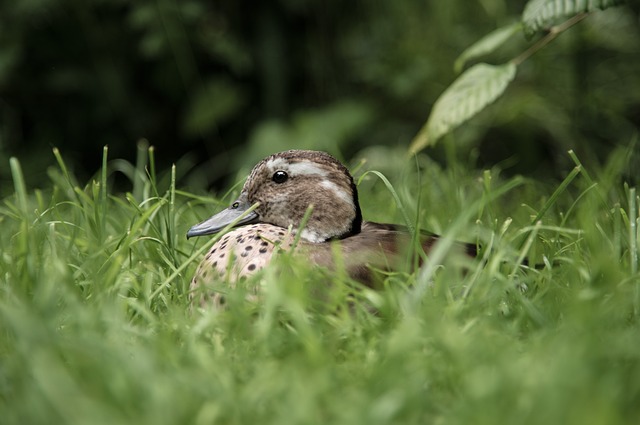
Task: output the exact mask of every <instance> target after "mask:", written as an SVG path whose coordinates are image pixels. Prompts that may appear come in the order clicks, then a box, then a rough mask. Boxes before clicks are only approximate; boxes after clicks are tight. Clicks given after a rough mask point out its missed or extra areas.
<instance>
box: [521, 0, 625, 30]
mask: <svg viewBox="0 0 640 425" xmlns="http://www.w3.org/2000/svg"><path fill="white" fill-rule="evenodd" d="M624 2H625V1H624V0H530V1H529V3H527V5H526V6H525V7H524V12H522V23H523V24H524V32H525V34H526V35H527V36H531V35H533V34H534V33H535V32H536V31H539V30H541V29H543V28H548V27H549V26H550V25H551V23H552V22H553V21H555V20H556V19H558V18H563V17H566V16H570V15H577V14H578V13H583V12H593V11H594V10H603V9H606V8H608V7H612V6H617V5H620V4H623V3H624Z"/></svg>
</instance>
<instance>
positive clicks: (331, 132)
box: [0, 0, 640, 193]
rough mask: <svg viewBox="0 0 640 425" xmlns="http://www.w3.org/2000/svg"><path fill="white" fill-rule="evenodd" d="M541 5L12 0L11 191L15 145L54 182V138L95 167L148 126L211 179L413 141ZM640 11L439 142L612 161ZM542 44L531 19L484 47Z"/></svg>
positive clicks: (635, 67)
mask: <svg viewBox="0 0 640 425" xmlns="http://www.w3.org/2000/svg"><path fill="white" fill-rule="evenodd" d="M525 3H526V1H524V0H522V1H512V0H477V1H474V0H447V1H436V0H433V1H426V0H425V1H416V0H394V1H375V0H368V1H363V0H356V1H344V0H328V1H319V0H263V1H260V2H254V1H248V0H227V1H210V0H137V1H135V2H132V1H125V0H19V1H10V0H3V1H2V2H0V164H4V165H3V166H0V184H1V186H2V192H3V193H7V192H8V191H10V189H11V186H12V185H11V179H10V175H9V170H8V166H7V164H8V158H9V157H10V156H16V157H18V158H19V159H20V161H21V163H22V166H23V168H24V170H25V174H26V177H27V183H28V184H30V185H36V186H37V185H39V184H44V182H46V181H47V167H48V166H50V165H53V164H55V160H54V158H53V155H52V154H51V148H52V147H54V146H55V147H58V148H60V150H61V152H62V154H63V156H64V157H65V158H66V160H68V161H69V162H70V164H72V166H73V168H74V172H75V173H76V175H78V176H79V177H80V178H86V179H88V178H90V177H91V176H92V175H93V173H95V172H96V171H97V170H98V168H99V167H100V163H101V159H102V147H103V146H104V145H108V146H109V156H110V158H124V159H127V160H130V161H135V155H136V150H137V146H138V145H139V143H141V142H140V141H141V140H142V141H143V142H142V143H149V144H151V145H153V146H155V148H156V160H157V163H158V168H160V169H163V168H168V167H169V166H170V165H171V164H172V163H177V164H178V174H179V178H180V179H181V184H182V185H187V186H198V187H201V188H203V187H205V188H208V187H212V186H218V185H221V184H224V183H225V178H227V177H228V176H229V175H230V173H233V172H234V170H235V169H236V168H237V167H239V166H241V165H242V166H246V164H251V163H253V162H255V161H256V160H257V159H259V158H261V157H262V156H264V155H266V154H268V153H271V152H274V151H277V150H283V149H288V148H314V149H324V150H328V151H330V152H332V153H334V154H336V155H337V156H339V157H341V158H342V159H349V158H352V157H353V156H354V155H356V154H357V153H358V152H361V151H362V150H363V149H370V148H371V147H378V148H379V149H385V148H386V149H390V150H402V149H407V148H408V146H409V144H410V142H411V140H412V138H413V137H414V136H415V135H416V133H417V132H418V130H419V129H420V127H421V126H422V125H423V124H424V122H425V120H426V119H427V117H428V115H429V111H430V109H431V107H432V105H433V103H434V101H435V100H436V99H437V97H438V96H439V95H440V94H441V93H442V91H443V90H444V89H445V88H446V87H447V86H448V85H449V84H451V82H452V81H453V80H454V79H455V78H456V74H455V73H454V71H453V63H454V61H455V58H456V57H457V56H458V55H459V54H460V53H461V52H462V51H463V50H464V49H465V48H466V47H468V46H469V45H470V44H472V43H473V42H474V41H476V40H478V39H479V38H480V37H482V36H483V35H485V34H486V33H488V32H490V31H492V30H493V29H495V28H497V27H500V26H502V25H506V24H509V23H511V22H513V21H515V20H517V19H518V18H519V15H520V13H521V12H522V10H523V7H524V5H525ZM639 9H640V8H638V5H637V2H630V3H629V4H628V5H625V6H621V7H616V8H612V9H608V10H606V11H604V12H599V13H595V14H593V15H592V16H590V17H589V18H588V19H587V20H585V21H583V22H582V23H581V24H579V25H578V26H576V27H574V28H572V29H571V30H570V31H568V32H566V33H564V34H562V36H561V37H559V38H558V39H557V40H556V41H554V42H553V43H552V44H551V45H549V46H547V47H546V48H545V49H542V50H541V51H540V52H538V53H537V54H536V55H535V56H533V57H532V58H531V59H529V60H528V61H526V62H525V63H524V64H523V65H522V66H520V67H519V70H518V75H517V77H516V80H515V82H514V83H513V84H512V85H511V86H510V87H509V88H508V90H507V92H506V93H505V95H504V96H503V97H502V98H501V99H499V100H498V102H496V103H495V104H493V105H492V106H491V107H490V108H488V109H487V110H485V111H483V112H482V113H481V114H480V115H479V116H477V117H476V118H474V119H473V120H472V121H471V122H469V123H468V124H466V125H464V126H463V127H462V128H460V129H458V130H456V131H455V132H454V134H453V135H451V136H449V137H447V138H446V139H445V140H443V141H442V142H440V143H439V144H438V145H437V146H436V147H435V148H429V149H428V150H427V151H426V153H427V154H428V155H430V156H432V157H433V158H435V159H436V160H437V161H441V162H446V161H447V160H457V161H461V162H462V163H464V164H467V165H468V166H471V167H479V168H484V167H488V166H496V165H498V166H500V167H501V168H502V169H503V170H504V171H505V172H507V173H512V174H525V175H532V176H544V177H551V178H555V177H558V176H563V175H564V173H566V170H567V169H568V167H570V166H571V165H572V163H571V162H570V160H569V159H568V156H567V155H566V151H567V150H568V149H574V150H576V151H577V152H578V154H579V156H580V158H581V160H583V161H586V162H594V163H598V162H602V161H605V160H606V158H607V156H608V155H609V154H610V153H611V152H612V151H613V149H615V148H616V147H619V146H629V145H630V144H632V145H633V144H634V143H635V142H634V141H635V139H636V138H637V134H638V127H640V25H639V17H638V10H639ZM530 45H531V41H530V40H526V39H525V38H524V36H521V35H517V36H516V37H514V38H513V40H511V41H510V42H509V43H508V44H507V45H506V46H504V47H503V48H502V49H500V50H499V51H498V52H497V53H495V54H492V55H490V56H489V57H487V58H483V60H486V61H487V62H490V63H501V62H504V61H506V60H509V59H510V58H512V57H514V56H516V55H517V54H519V53H520V52H522V51H524V50H525V49H526V48H527V47H528V46H530ZM634 146H635V145H634ZM637 151H638V149H632V150H631V151H630V152H632V154H633V152H637ZM636 156H637V154H636ZM630 163H634V162H633V161H631V162H630ZM635 164H640V162H638V161H636V162H635ZM634 168H636V167H630V170H629V172H628V173H627V174H628V177H629V178H630V179H635V178H636V177H635V173H634V172H633V170H634Z"/></svg>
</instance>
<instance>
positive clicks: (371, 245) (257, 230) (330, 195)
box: [187, 149, 476, 306]
mask: <svg viewBox="0 0 640 425" xmlns="http://www.w3.org/2000/svg"><path fill="white" fill-rule="evenodd" d="M230 225H233V226H234V227H233V228H232V229H231V230H230V231H228V233H226V234H225V235H224V236H222V237H221V238H220V239H219V240H218V241H217V242H216V243H214V244H213V245H212V247H211V249H210V250H209V251H208V253H207V254H206V255H205V257H204V259H203V260H202V262H201V263H200V265H199V266H198V267H197V270H196V273H195V275H194V276H193V278H192V280H191V284H190V291H189V296H190V299H191V302H192V303H195V304H197V303H198V301H197V299H199V300H200V302H199V303H200V304H201V305H204V304H207V303H209V302H211V301H212V299H213V304H215V305H217V306H220V305H222V304H223V303H224V294H222V293H219V292H216V293H213V294H211V293H207V291H206V290H204V291H203V288H206V287H207V285H209V284H210V283H211V282H213V281H218V282H219V281H224V282H228V283H229V284H231V285H234V284H235V283H236V282H238V281H239V280H241V279H243V278H247V277H249V276H251V275H253V274H255V273H257V272H259V271H260V270H262V269H264V268H265V267H267V266H268V265H269V264H270V263H271V262H272V260H273V259H274V257H275V256H276V254H277V253H279V252H283V251H290V250H293V249H295V252H296V254H299V255H301V256H302V257H304V258H305V261H308V262H309V263H310V264H312V265H314V266H319V267H323V268H328V269H335V267H336V266H335V263H336V252H337V253H339V254H338V255H341V260H340V264H341V265H342V267H344V268H345V270H346V272H347V274H348V275H349V277H350V278H351V279H353V280H355V281H358V282H361V283H363V284H364V285H366V286H369V287H373V286H374V282H375V277H376V273H375V270H380V269H384V270H386V269H389V268H392V267H393V265H396V264H399V262H400V261H401V259H402V258H404V259H405V260H406V258H407V257H406V255H407V253H408V252H410V247H411V246H413V245H412V236H411V232H409V231H408V230H407V228H406V227H404V226H401V225H397V224H389V223H377V222H372V221H365V220H363V217H362V211H361V208H360V203H359V200H358V189H357V186H356V184H355V181H354V179H353V176H352V175H351V173H350V172H349V170H348V169H347V167H345V166H344V165H343V164H342V163H341V162H340V161H338V160H337V159H336V158H335V157H334V156H332V155H330V154H329V153H327V152H323V151H314V150H297V149H296V150H288V151H284V152H278V153H274V154H272V155H270V156H268V157H266V158H264V159H262V160H261V161H260V162H258V163H257V164H256V165H255V166H254V167H253V169H252V170H251V172H250V173H249V176H248V177H247V179H246V181H245V183H244V186H243V187H242V190H241V191H240V195H239V197H238V198H237V199H235V200H234V201H233V202H231V204H230V205H229V207H228V208H225V209H223V210H222V211H220V212H218V213H217V214H215V215H213V216H212V217H210V218H208V219H206V220H204V221H202V222H200V223H198V224H196V225H194V226H192V227H191V228H190V229H189V230H188V232H187V238H192V237H201V236H207V235H215V234H217V233H219V232H221V231H222V230H223V229H225V228H227V227H229V226H230ZM419 240H420V245H421V247H422V249H423V250H424V251H425V253H427V254H428V252H429V250H430V249H431V248H432V247H433V245H434V244H435V243H436V241H437V240H438V235H435V234H432V233H428V232H421V233H420V237H419ZM336 245H337V248H338V249H337V250H336ZM460 246H461V247H462V251H463V252H464V253H465V254H466V255H467V256H469V257H474V256H476V245H475V244H462V243H461V244H460ZM405 262H406V261H405Z"/></svg>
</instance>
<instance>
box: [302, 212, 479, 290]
mask: <svg viewBox="0 0 640 425" xmlns="http://www.w3.org/2000/svg"><path fill="white" fill-rule="evenodd" d="M437 240H438V236H437V235H435V234H432V233H429V232H420V244H421V246H422V249H424V251H425V252H426V253H427V254H428V253H429V251H430V250H431V248H432V247H433V245H434V244H435V243H436V241H437ZM332 244H338V245H339V247H340V249H339V250H337V251H336V249H335V247H332ZM412 244H413V241H412V237H411V233H410V232H409V231H408V230H407V228H406V227H404V226H400V225H396V224H387V223H375V222H364V223H363V224H362V230H361V231H360V233H358V234H355V235H351V236H349V237H347V238H344V239H341V240H337V241H333V242H332V243H330V244H322V246H315V247H314V248H313V249H311V250H310V251H309V257H310V259H311V261H312V262H314V263H315V264H318V265H321V266H324V267H329V268H334V267H335V266H334V262H335V256H336V255H341V256H342V258H341V259H340V262H341V263H342V264H344V266H345V268H346V270H347V272H348V273H349V275H350V276H351V277H352V278H353V279H355V280H358V281H360V282H363V283H365V284H367V285H371V284H372V283H373V273H372V271H371V269H380V270H387V271H390V270H401V269H403V268H404V269H407V266H410V265H412V264H418V265H420V264H421V259H422V257H421V256H420V255H417V256H416V250H415V248H414V247H413V246H412ZM459 245H460V246H461V247H462V250H463V251H464V253H465V254H467V255H469V256H471V257H473V256H475V253H476V247H475V245H472V244H459ZM338 253H339V254H338ZM413 259H415V261H414V260H413Z"/></svg>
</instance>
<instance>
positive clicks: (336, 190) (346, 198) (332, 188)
mask: <svg viewBox="0 0 640 425" xmlns="http://www.w3.org/2000/svg"><path fill="white" fill-rule="evenodd" d="M320 186H322V187H324V188H326V189H329V190H330V191H332V192H333V193H334V194H335V195H336V196H337V197H338V198H340V199H342V200H343V201H344V202H346V203H347V204H351V203H353V197H351V196H349V194H348V193H347V192H345V191H344V190H342V189H340V187H338V185H337V184H335V183H334V182H332V181H329V180H322V181H321V182H320Z"/></svg>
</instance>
